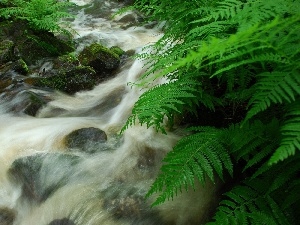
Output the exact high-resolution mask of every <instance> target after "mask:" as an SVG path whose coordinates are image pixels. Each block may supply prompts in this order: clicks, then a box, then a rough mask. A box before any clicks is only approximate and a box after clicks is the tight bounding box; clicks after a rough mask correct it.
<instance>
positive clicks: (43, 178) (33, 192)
mask: <svg viewBox="0 0 300 225" xmlns="http://www.w3.org/2000/svg"><path fill="white" fill-rule="evenodd" d="M78 160H79V158H78V157H77V156H73V155H68V154H59V153H47V154H36V155H31V156H27V157H23V158H19V159H16V160H15V161H14V162H13V164H12V165H11V167H10V169H9V171H8V174H9V176H10V178H11V180H12V181H13V182H15V183H16V184H19V185H21V186H22V196H23V197H24V198H26V199H28V200H31V201H36V202H43V201H45V200H46V199H47V198H48V197H49V196H51V195H52V194H53V193H54V192H55V191H56V190H57V189H59V188H60V187H62V186H64V185H65V184H66V183H67V182H68V180H69V179H70V176H71V175H72V174H73V168H74V166H76V164H77V163H78Z"/></svg>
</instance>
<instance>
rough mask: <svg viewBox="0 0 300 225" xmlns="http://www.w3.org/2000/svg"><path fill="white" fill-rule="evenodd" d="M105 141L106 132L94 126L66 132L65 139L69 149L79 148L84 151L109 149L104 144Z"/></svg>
mask: <svg viewBox="0 0 300 225" xmlns="http://www.w3.org/2000/svg"><path fill="white" fill-rule="evenodd" d="M106 141H107V135H106V133H105V132H104V131H102V130H100V129H98V128H95V127H88V128H81V129H78V130H75V131H73V132H71V133H70V134H68V135H67V136H66V139H65V143H66V146H67V147H68V148H69V149H70V150H71V151H74V150H80V151H83V152H86V153H95V152H99V151H104V150H109V149H108V147H107V145H106V144H105V143H106Z"/></svg>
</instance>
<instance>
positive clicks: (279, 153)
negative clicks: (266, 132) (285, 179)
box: [269, 87, 300, 164]
mask: <svg viewBox="0 0 300 225" xmlns="http://www.w3.org/2000/svg"><path fill="white" fill-rule="evenodd" d="M298 89H299V91H300V87H298ZM286 117H287V118H288V119H287V120H286V121H285V123H284V125H283V126H282V127H281V133H282V140H281V143H280V147H279V148H278V149H277V150H276V151H275V153H274V154H273V155H272V157H271V158H270V161H269V164H273V163H277V162H278V161H280V160H284V159H286V158H288V157H289V156H291V155H295V153H296V150H300V101H299V100H298V101H297V102H293V104H291V105H290V107H289V112H288V113H287V115H286Z"/></svg>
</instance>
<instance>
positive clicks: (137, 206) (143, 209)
mask: <svg viewBox="0 0 300 225" xmlns="http://www.w3.org/2000/svg"><path fill="white" fill-rule="evenodd" d="M145 194H146V192H145V190H144V191H143V190H141V189H139V188H137V187H134V186H132V185H128V184H125V183H120V182H115V183H112V184H111V186H109V187H108V188H107V189H106V190H104V191H103V198H104V204H103V207H104V209H106V210H107V211H108V212H110V213H111V214H112V216H113V217H114V218H115V219H117V220H119V221H122V220H123V221H130V222H131V223H130V224H134V225H144V224H147V225H156V224H165V223H163V221H162V218H161V217H160V215H159V213H158V211H157V210H155V209H151V207H150V205H149V204H148V203H147V201H146V199H145Z"/></svg>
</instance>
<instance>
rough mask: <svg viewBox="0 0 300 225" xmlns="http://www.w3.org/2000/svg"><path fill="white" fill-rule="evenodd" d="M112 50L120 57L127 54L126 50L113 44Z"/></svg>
mask: <svg viewBox="0 0 300 225" xmlns="http://www.w3.org/2000/svg"><path fill="white" fill-rule="evenodd" d="M110 50H111V51H113V52H114V53H116V54H117V55H118V56H120V57H121V56H122V55H124V54H125V51H124V50H123V49H121V48H120V47H118V46H112V47H111V48H110Z"/></svg>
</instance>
